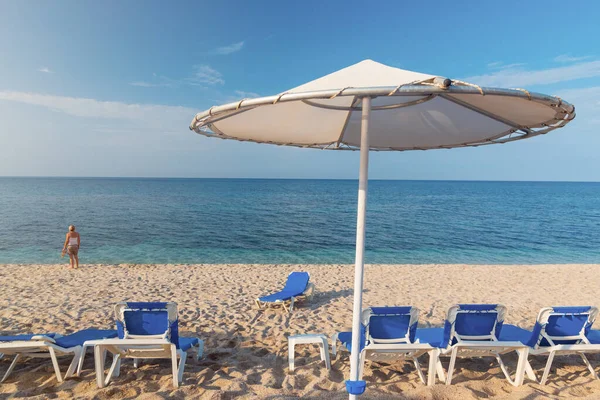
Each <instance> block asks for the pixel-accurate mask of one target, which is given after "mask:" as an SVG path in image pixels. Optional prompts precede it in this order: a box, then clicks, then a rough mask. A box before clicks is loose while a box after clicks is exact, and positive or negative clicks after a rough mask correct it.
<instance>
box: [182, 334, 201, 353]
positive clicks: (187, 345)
mask: <svg viewBox="0 0 600 400" xmlns="http://www.w3.org/2000/svg"><path fill="white" fill-rule="evenodd" d="M197 345H198V338H190V337H179V349H180V350H183V351H188V350H189V349H191V348H192V347H194V346H197Z"/></svg>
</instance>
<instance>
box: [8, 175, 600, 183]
mask: <svg viewBox="0 0 600 400" xmlns="http://www.w3.org/2000/svg"><path fill="white" fill-rule="evenodd" d="M0 179H146V180H169V179H172V180H256V181H265V180H268V181H358V177H356V178H272V177H264V178H257V177H182V176H67V175H60V176H43V175H39V176H38V175H22V176H20V175H0ZM375 181H388V182H498V183H502V182H507V183H600V181H583V180H582V181H578V180H507V179H386V178H369V182H375Z"/></svg>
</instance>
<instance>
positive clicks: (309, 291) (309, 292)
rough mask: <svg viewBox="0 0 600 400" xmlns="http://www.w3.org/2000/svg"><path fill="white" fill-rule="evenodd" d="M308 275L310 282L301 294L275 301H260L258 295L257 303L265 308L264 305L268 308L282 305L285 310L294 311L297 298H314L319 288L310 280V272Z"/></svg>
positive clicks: (260, 307)
mask: <svg viewBox="0 0 600 400" xmlns="http://www.w3.org/2000/svg"><path fill="white" fill-rule="evenodd" d="M288 276H289V275H288ZM308 277H309V280H308V284H307V285H306V289H305V290H304V292H303V293H302V294H301V295H299V296H294V297H292V298H291V299H289V300H275V301H260V298H258V297H257V298H256V300H255V302H256V305H257V306H258V308H259V309H263V307H264V308H267V307H268V306H281V307H283V309H284V310H285V312H287V313H291V312H292V311H294V302H295V300H296V299H298V300H300V299H307V300H312V298H313V296H314V294H315V291H316V290H317V288H316V286H315V284H314V283H312V282H311V281H310V274H308ZM288 304H289V307H288Z"/></svg>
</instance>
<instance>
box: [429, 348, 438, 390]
mask: <svg viewBox="0 0 600 400" xmlns="http://www.w3.org/2000/svg"><path fill="white" fill-rule="evenodd" d="M427 354H428V355H429V368H428V369H427V386H433V385H435V368H436V366H437V363H438V361H439V356H440V351H439V350H438V349H433V350H430V351H429V352H428V353H427ZM440 379H441V378H440Z"/></svg>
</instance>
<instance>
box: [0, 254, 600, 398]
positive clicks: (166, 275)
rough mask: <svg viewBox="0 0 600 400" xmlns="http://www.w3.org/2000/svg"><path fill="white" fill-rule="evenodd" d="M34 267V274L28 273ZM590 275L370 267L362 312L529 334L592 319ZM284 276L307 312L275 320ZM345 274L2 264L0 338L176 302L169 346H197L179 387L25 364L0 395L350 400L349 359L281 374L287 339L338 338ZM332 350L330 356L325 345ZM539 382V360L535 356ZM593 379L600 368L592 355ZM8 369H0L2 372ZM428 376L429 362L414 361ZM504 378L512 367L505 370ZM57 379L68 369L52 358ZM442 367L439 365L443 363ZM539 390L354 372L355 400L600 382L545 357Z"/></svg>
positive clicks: (470, 375)
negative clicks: (500, 308)
mask: <svg viewBox="0 0 600 400" xmlns="http://www.w3.org/2000/svg"><path fill="white" fill-rule="evenodd" d="M32 267H35V268H36V270H35V272H33V273H32V271H34V270H33V269H32ZM599 267H600V264H585V265H584V264H561V265H551V264H545V265H535V266H532V265H522V264H515V265H508V266H507V265H494V264H488V265H477V266H473V265H467V264H425V265H367V266H366V268H365V291H364V295H363V304H364V305H365V307H366V306H377V305H412V306H415V307H418V308H419V309H420V311H421V314H420V319H419V326H420V327H428V326H441V325H442V323H443V321H444V319H445V313H446V311H447V309H448V308H449V307H450V306H451V305H453V304H455V303H502V304H504V305H505V306H507V307H508V313H507V316H506V322H507V323H510V324H516V325H519V326H522V327H526V328H531V326H532V325H533V323H534V322H535V318H536V315H537V312H538V311H539V309H540V308H542V307H545V306H553V305H596V306H600V296H598V295H597V293H598V290H597V288H598V287H600V277H597V271H598V268H599ZM294 270H297V271H298V270H302V271H307V272H309V273H310V274H311V281H312V282H314V283H315V284H316V293H315V296H314V298H313V299H312V300H311V301H301V302H298V303H297V304H296V307H295V309H294V311H293V313H292V314H286V313H285V312H283V311H282V310H281V309H278V308H274V309H268V310H265V311H259V310H258V309H257V308H256V306H255V304H254V299H255V298H256V297H258V296H260V295H264V294H268V293H269V292H272V291H274V290H278V289H280V288H281V287H282V285H283V282H285V279H286V277H287V275H288V274H289V273H290V272H292V271H294ZM353 281H354V266H353V265H348V264H345V265H338V264H329V265H314V264H296V265H267V264H258V265H256V264H253V265H248V264H178V265H175V264H96V265H93V266H90V265H89V264H83V265H82V266H81V267H80V270H75V271H73V270H68V269H66V267H65V265H64V264H53V265H39V264H2V265H0V284H1V285H2V288H3V292H2V296H0V320H1V321H2V324H1V325H0V326H1V328H0V329H1V330H2V333H3V334H9V333H11V334H12V333H25V332H33V331H36V332H42V331H45V332H50V331H56V332H60V333H68V332H73V331H76V330H79V329H83V328H86V327H98V328H111V327H113V326H114V318H113V315H112V312H113V310H112V307H113V306H114V304H115V303H117V302H118V301H124V300H130V301H153V300H154V301H175V302H177V303H178V305H179V318H180V333H181V334H187V335H195V336H198V337H200V338H201V339H203V340H204V341H205V348H206V351H205V356H204V358H203V359H202V360H200V361H194V360H191V358H188V362H187V364H186V368H185V374H184V380H183V384H182V386H181V387H180V388H179V389H174V388H173V387H172V381H171V376H170V365H169V362H168V361H167V360H164V361H150V360H148V361H145V362H143V363H142V364H141V366H140V368H138V369H134V368H133V366H132V364H131V362H125V363H124V364H123V367H122V370H121V376H120V377H119V378H115V380H114V381H113V382H112V383H111V384H110V385H109V386H108V387H107V388H105V389H97V387H96V384H95V375H94V371H93V357H92V356H89V357H86V361H85V364H84V370H83V372H82V376H81V377H80V378H74V379H68V380H67V381H65V382H64V383H62V384H58V383H57V382H56V378H55V377H54V375H53V373H52V367H51V364H50V362H49V361H48V360H26V361H21V362H19V363H18V364H17V367H16V369H15V372H14V374H13V375H12V376H11V377H10V378H9V379H8V380H7V381H6V382H5V383H3V384H2V385H0V393H1V394H2V395H7V394H9V393H10V394H12V395H13V396H15V397H26V396H39V397H40V398H49V397H54V398H71V397H77V398H83V399H92V398H123V397H127V398H133V397H137V396H140V397H144V398H164V397H166V396H173V397H176V398H183V397H185V398H199V399H223V398H227V399H229V398H241V399H246V398H248V399H250V398H260V399H266V398H271V399H272V398H282V399H288V398H289V399H292V398H298V397H303V398H304V397H309V398H325V399H344V398H347V394H346V392H345V386H344V380H345V379H347V377H348V374H349V357H348V354H347V353H345V352H342V353H341V354H338V356H337V357H332V369H331V370H330V371H327V370H326V369H325V368H324V365H323V364H322V363H321V362H320V357H319V352H318V350H317V349H316V348H314V347H311V346H299V347H297V348H296V370H295V372H294V373H289V371H288V369H287V350H288V349H287V336H289V335H294V334H303V333H323V334H326V335H327V336H328V337H330V336H331V335H332V334H333V333H334V332H338V331H343V330H348V328H349V327H350V324H351V314H352V287H353ZM330 345H331V344H330ZM531 360H532V366H533V368H534V370H535V371H536V373H540V371H541V369H543V365H544V362H545V358H540V357H533V358H531ZM590 360H591V362H592V364H593V365H594V366H597V365H598V364H599V362H600V356H595V355H594V356H591V357H590ZM9 362H10V358H8V359H6V358H5V359H2V360H0V372H1V371H5V370H6V368H8V365H9ZM422 362H423V368H426V365H427V357H424V358H423V360H422ZM506 362H507V367H508V368H509V370H512V368H514V364H515V359H513V358H511V357H507V358H506ZM59 363H60V366H61V369H62V370H63V371H65V370H66V368H67V365H68V363H69V360H68V359H66V358H65V359H62V360H61V361H60V362H59ZM445 365H447V362H445ZM555 366H556V367H555V368H553V370H552V372H551V375H550V378H549V381H548V384H547V385H546V386H540V385H538V384H536V383H533V382H531V381H527V380H526V381H525V384H524V386H522V387H520V388H514V387H512V386H510V384H508V383H507V382H506V381H505V380H504V377H503V375H502V372H501V371H500V368H499V367H498V364H497V363H496V362H495V361H494V360H493V359H483V360H478V359H472V360H470V359H464V360H460V361H459V362H458V363H457V368H458V369H457V371H456V375H455V379H454V380H453V384H452V385H451V386H445V385H443V384H440V383H439V382H438V384H437V385H435V386H433V387H426V386H424V385H422V384H421V383H420V381H419V378H418V376H417V374H416V372H415V370H414V367H412V364H410V363H403V362H402V361H400V362H395V363H391V364H378V363H371V362H368V363H367V364H366V367H365V380H366V381H367V383H368V388H367V392H366V393H365V395H363V396H361V398H364V399H379V398H410V399H414V398H423V399H438V398H444V399H464V398H466V399H474V398H478V397H481V395H482V393H485V396H487V397H489V398H495V399H526V398H532V396H540V397H550V398H586V397H587V398H598V397H600V381H595V380H593V379H592V377H591V376H590V374H589V372H588V371H587V368H586V367H585V365H583V363H581V360H579V359H578V358H576V357H558V356H557V357H556V359H555Z"/></svg>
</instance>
